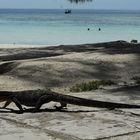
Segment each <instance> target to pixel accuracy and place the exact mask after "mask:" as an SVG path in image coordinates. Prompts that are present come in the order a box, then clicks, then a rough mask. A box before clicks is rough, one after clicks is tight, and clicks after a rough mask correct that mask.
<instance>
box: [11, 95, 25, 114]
mask: <svg viewBox="0 0 140 140" xmlns="http://www.w3.org/2000/svg"><path fill="white" fill-rule="evenodd" d="M12 101H13V102H14V103H15V104H16V106H17V107H18V108H19V111H18V113H23V108H22V106H21V104H20V102H19V101H18V100H17V99H16V98H15V97H13V98H12Z"/></svg>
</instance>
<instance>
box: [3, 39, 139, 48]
mask: <svg viewBox="0 0 140 140" xmlns="http://www.w3.org/2000/svg"><path fill="white" fill-rule="evenodd" d="M115 42H125V43H130V44H139V42H138V43H131V41H126V40H116V41H106V42H104V41H100V42H94V43H83V44H81V43H79V44H50V45H49V44H43V45H41V44H40V45H38V44H37V45H34V44H14V43H13V44H0V49H12V48H13V49H16V48H21V49H22V48H25V49H26V48H27V49H28V48H43V47H59V46H80V45H96V44H97V45H98V44H106V43H108V44H109V43H115Z"/></svg>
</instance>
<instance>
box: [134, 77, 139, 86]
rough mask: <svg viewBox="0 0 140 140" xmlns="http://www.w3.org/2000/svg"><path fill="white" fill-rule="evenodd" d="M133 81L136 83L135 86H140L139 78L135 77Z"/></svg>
mask: <svg viewBox="0 0 140 140" xmlns="http://www.w3.org/2000/svg"><path fill="white" fill-rule="evenodd" d="M132 80H134V81H135V84H138V85H139V84H140V77H139V76H135V77H133V78H132Z"/></svg>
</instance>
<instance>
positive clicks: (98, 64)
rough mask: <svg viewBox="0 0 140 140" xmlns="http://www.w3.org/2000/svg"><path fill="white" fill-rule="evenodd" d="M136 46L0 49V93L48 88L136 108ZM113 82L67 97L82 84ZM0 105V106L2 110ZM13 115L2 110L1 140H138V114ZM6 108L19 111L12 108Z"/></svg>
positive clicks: (139, 98)
mask: <svg viewBox="0 0 140 140" xmlns="http://www.w3.org/2000/svg"><path fill="white" fill-rule="evenodd" d="M136 78H137V79H140V44H139V43H136V44H132V43H128V42H125V41H114V42H106V43H97V44H83V45H59V46H50V47H49V46H45V45H43V46H34V45H31V46H30V45H17V44H16V45H14V44H11V45H6V44H5V45H0V90H1V91H3V90H6V91H20V90H29V89H47V88H50V89H51V90H53V91H56V92H60V93H63V94H71V95H74V96H78V97H83V98H90V99H98V100H103V101H114V102H123V103H130V104H140V85H139V84H136V83H135V82H136V81H135V79H136ZM92 80H111V81H114V82H115V83H117V84H116V85H115V86H107V87H104V88H102V89H98V90H94V91H88V92H81V93H71V92H70V91H69V88H70V87H72V86H73V85H75V84H78V83H81V82H83V81H87V82H88V81H92ZM2 104H3V103H1V104H0V105H1V106H2ZM55 104H56V103H49V104H46V105H44V106H43V108H48V110H44V111H43V110H42V112H39V113H31V112H26V113H24V114H15V113H12V112H10V110H6V109H0V123H1V125H0V126H1V127H0V132H1V134H0V139H1V140H5V139H11V140H19V139H21V140H22V139H23V140H25V139H26V140H28V139H30V140H31V139H34V140H35V139H36V140H37V139H42V140H43V139H47V140H54V139H58V140H61V139H62V140H66V139H67V140H85V139H86V140H100V139H103V140H108V139H109V140H132V139H133V140H138V139H140V121H139V116H140V110H139V109H116V110H107V109H99V108H88V107H79V106H74V105H68V108H67V110H64V111H62V112H58V111H56V110H52V108H53V105H55ZM8 108H12V109H15V110H18V108H17V107H16V106H15V105H14V104H10V105H9V106H8Z"/></svg>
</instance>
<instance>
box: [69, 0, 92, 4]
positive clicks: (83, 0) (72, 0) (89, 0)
mask: <svg viewBox="0 0 140 140" xmlns="http://www.w3.org/2000/svg"><path fill="white" fill-rule="evenodd" d="M68 1H70V2H71V3H73V2H74V3H79V2H82V3H83V2H91V1H92V0H68Z"/></svg>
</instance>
